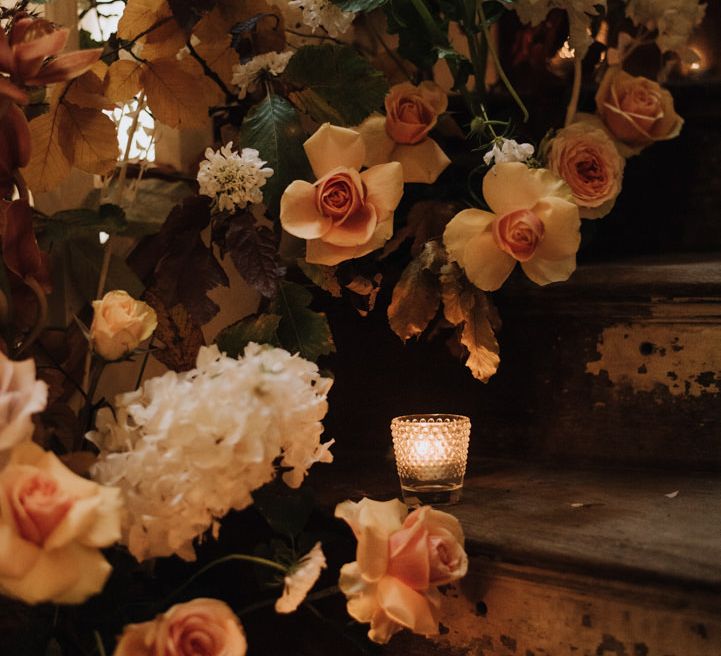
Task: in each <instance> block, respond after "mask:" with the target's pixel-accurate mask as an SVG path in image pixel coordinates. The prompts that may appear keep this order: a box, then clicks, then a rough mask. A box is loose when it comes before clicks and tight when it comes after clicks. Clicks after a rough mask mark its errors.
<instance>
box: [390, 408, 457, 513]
mask: <svg viewBox="0 0 721 656" xmlns="http://www.w3.org/2000/svg"><path fill="white" fill-rule="evenodd" d="M391 433H392V434H393V449H394V452H395V457H396V466H397V468H398V476H399V478H400V481H401V491H402V492H403V500H404V501H405V502H406V503H407V504H408V505H419V504H423V503H428V504H434V505H438V504H449V503H457V502H458V501H459V500H460V498H461V489H462V487H463V477H464V476H465V473H466V462H467V460H468V441H469V437H470V433H471V421H470V419H468V417H463V416H461V415H440V414H437V415H406V416H405V417H396V418H395V419H393V421H392V422H391Z"/></svg>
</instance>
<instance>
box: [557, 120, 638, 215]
mask: <svg viewBox="0 0 721 656" xmlns="http://www.w3.org/2000/svg"><path fill="white" fill-rule="evenodd" d="M594 119H595V120H594ZM599 123H600V121H598V119H597V118H596V117H589V118H588V119H586V120H581V121H578V122H577V123H572V124H571V125H569V126H567V127H565V128H563V129H562V130H559V132H558V133H557V134H556V136H555V137H554V138H553V139H552V140H551V143H550V145H549V148H548V168H549V169H551V171H553V172H554V173H555V174H556V175H558V176H559V177H560V178H563V180H565V181H566V182H567V183H568V186H569V187H570V188H571V193H572V194H573V200H574V202H575V203H576V205H578V208H579V210H580V213H581V218H584V219H598V218H600V217H603V216H606V214H608V213H609V212H610V211H611V209H613V206H614V204H615V203H616V197H617V196H618V194H619V193H620V192H621V186H622V183H623V169H624V166H625V164H626V160H625V159H624V158H623V157H621V154H620V153H619V152H618V148H616V144H615V143H614V141H613V139H612V138H611V137H610V136H609V134H608V133H607V132H606V130H605V129H604V128H603V127H602V124H601V125H599Z"/></svg>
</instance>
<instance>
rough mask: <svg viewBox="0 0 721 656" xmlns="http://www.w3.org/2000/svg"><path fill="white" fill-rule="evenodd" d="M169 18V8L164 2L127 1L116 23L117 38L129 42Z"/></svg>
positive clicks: (154, 0)
mask: <svg viewBox="0 0 721 656" xmlns="http://www.w3.org/2000/svg"><path fill="white" fill-rule="evenodd" d="M170 16H171V12H170V7H169V6H168V3H167V2H165V0H128V2H127V4H126V5H125V10H124V11H123V15H122V17H121V19H120V22H119V23H118V36H119V37H120V38H121V39H125V40H127V41H130V40H132V39H134V38H135V37H136V36H138V34H141V33H142V32H145V31H146V30H149V29H150V28H151V27H153V25H155V24H156V23H158V21H160V20H161V19H163V18H167V17H170Z"/></svg>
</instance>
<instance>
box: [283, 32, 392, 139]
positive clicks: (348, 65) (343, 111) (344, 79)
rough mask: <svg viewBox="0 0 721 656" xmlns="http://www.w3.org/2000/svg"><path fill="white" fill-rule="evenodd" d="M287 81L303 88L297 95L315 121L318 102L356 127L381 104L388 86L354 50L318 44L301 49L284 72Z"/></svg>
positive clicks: (345, 122)
mask: <svg viewBox="0 0 721 656" xmlns="http://www.w3.org/2000/svg"><path fill="white" fill-rule="evenodd" d="M285 74H286V77H287V78H288V80H289V81H290V82H291V83H292V84H294V85H296V86H298V87H301V88H302V91H300V92H299V94H298V96H299V98H300V100H301V102H302V103H303V104H304V105H305V106H306V109H307V110H308V112H309V113H310V114H311V116H313V118H315V119H317V120H321V121H322V120H327V118H328V117H327V116H326V115H325V114H326V112H322V113H323V115H322V116H316V115H315V114H314V111H318V107H319V102H318V101H319V99H320V100H322V101H324V102H325V103H327V104H328V105H329V106H330V107H331V108H332V110H333V111H334V112H335V113H336V115H337V117H339V118H341V119H342V121H343V124H345V125H357V124H358V123H360V122H361V121H362V120H363V119H364V118H366V117H367V116H368V115H369V114H371V113H372V112H374V111H376V110H377V109H379V108H380V107H381V106H382V105H383V99H384V98H385V95H386V93H387V92H388V84H387V82H386V80H385V78H384V77H383V74H382V73H381V72H380V71H378V70H376V69H375V68H373V67H372V66H371V65H370V64H369V63H368V62H367V61H366V60H365V59H364V58H363V57H361V56H360V55H359V54H358V53H356V51H355V50H353V49H352V48H349V47H347V46H335V45H321V46H305V47H303V48H300V49H299V50H298V51H297V52H296V53H295V55H293V58H292V59H291V60H290V62H288V67H287V68H286V69H285Z"/></svg>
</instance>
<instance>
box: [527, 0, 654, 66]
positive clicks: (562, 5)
mask: <svg viewBox="0 0 721 656" xmlns="http://www.w3.org/2000/svg"><path fill="white" fill-rule="evenodd" d="M662 1H663V0H662ZM599 7H602V8H604V9H605V7H606V0H516V2H514V3H513V9H514V10H515V12H516V13H517V14H518V17H519V18H520V19H521V22H522V23H530V24H531V25H533V26H534V27H535V26H536V25H539V24H540V23H541V21H543V20H544V19H545V18H546V16H548V13H549V12H550V11H551V9H563V10H564V11H565V12H566V13H567V14H568V25H569V37H568V41H569V44H570V46H571V48H573V49H574V50H575V51H576V56H577V57H581V58H583V57H585V55H586V52H588V47H589V46H590V45H591V43H592V39H591V37H590V36H589V34H590V32H589V27H590V25H591V16H597V15H598V13H599Z"/></svg>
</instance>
